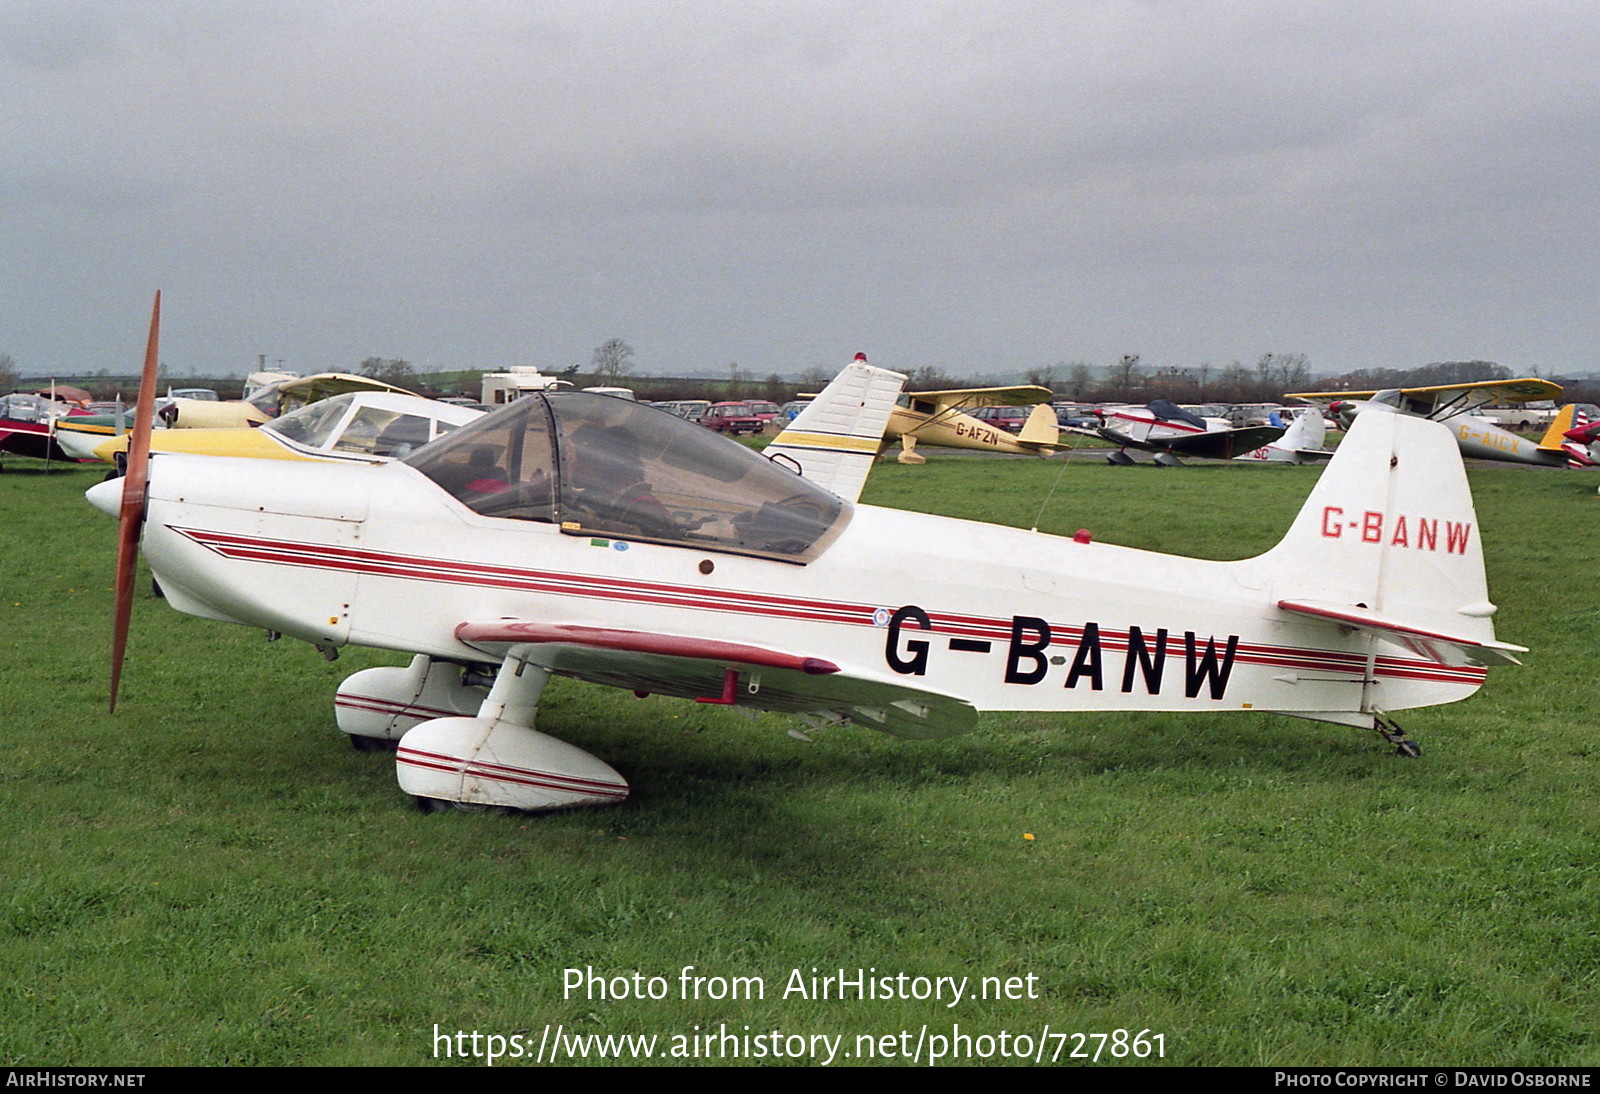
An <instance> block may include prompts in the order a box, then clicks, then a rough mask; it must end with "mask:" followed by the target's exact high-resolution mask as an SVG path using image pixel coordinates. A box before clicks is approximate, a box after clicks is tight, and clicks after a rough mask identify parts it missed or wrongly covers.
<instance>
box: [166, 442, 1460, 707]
mask: <svg viewBox="0 0 1600 1094" xmlns="http://www.w3.org/2000/svg"><path fill="white" fill-rule="evenodd" d="M150 483H151V488H150V497H149V506H148V517H147V524H146V528H145V537H144V552H145V556H146V558H147V559H148V561H149V563H150V566H151V569H152V571H153V573H154V574H155V576H156V577H157V579H158V580H159V581H160V582H161V584H162V586H163V588H164V589H165V590H166V592H167V596H168V598H169V601H170V602H171V603H172V605H173V606H174V607H177V608H180V609H181V610H184V611H188V612H191V613H193V614H197V615H202V616H207V617H210V618H215V619H223V620H229V621H233V622H238V623H243V624H247V625H251V626H258V627H263V628H266V629H269V630H273V631H279V632H282V633H284V634H288V635H293V636H296V637H299V638H302V639H305V640H307V641H310V642H315V643H318V644H321V645H324V646H339V645H343V644H346V643H353V644H357V645H363V646H372V647H378V648H385V649H392V650H398V651H404V652H407V653H424V654H428V655H430V656H433V657H437V658H447V659H457V660H462V661H476V660H481V659H482V658H481V654H479V653H478V652H477V651H475V650H474V649H472V648H471V647H469V646H467V645H465V644H463V643H462V642H461V641H459V640H458V639H457V637H456V628H457V627H458V626H459V625H460V624H462V623H465V622H483V621H493V620H502V619H517V620H535V621H540V622H544V623H572V624H580V625H587V626H595V627H612V628H624V629H631V630H636V631H642V632H649V633H653V634H669V635H692V636H696V637H702V638H708V639H720V640H727V641H733V642H760V643H762V644H764V645H766V646H772V647H778V648H782V649H785V650H789V651H792V652H793V653H795V654H797V655H801V656H815V657H825V658H827V659H828V660H830V661H833V662H836V663H838V664H840V665H842V666H844V667H845V668H846V670H847V671H857V672H860V673H863V674H869V675H875V676H880V677H883V678H888V679H895V680H899V681H902V682H904V683H906V684H908V685H912V686H919V687H925V688H928V689H931V690H934V691H939V692H945V693H950V694H956V695H960V696H962V697H964V698H966V699H967V700H968V701H970V702H971V703H972V704H973V705H974V706H976V707H977V708H978V709H980V710H1072V709H1129V710H1136V709H1144V710H1176V709H1186V710H1191V709H1202V710H1207V709H1215V710H1239V709H1259V710H1272V711H1284V712H1291V713H1292V712H1297V711H1298V712H1323V713H1326V712H1330V711H1354V710H1358V709H1361V707H1362V704H1363V703H1364V702H1370V701H1371V698H1372V689H1374V688H1379V689H1381V691H1380V694H1381V697H1382V700H1383V702H1382V705H1383V706H1384V708H1385V709H1401V708H1404V707H1408V706H1418V705H1426V704H1431V703H1441V702H1449V701H1452V700H1454V699H1459V698H1464V697H1465V696H1466V695H1469V694H1471V692H1472V691H1473V690H1475V689H1476V688H1477V686H1478V685H1479V683H1480V682H1481V680H1482V676H1483V671H1482V670H1481V669H1476V668H1465V669H1461V668H1447V667H1445V666H1442V665H1439V664H1437V663H1434V662H1431V661H1426V660H1419V659H1417V658H1414V657H1409V656H1406V655H1404V653H1403V651H1400V650H1399V649H1398V648H1395V647H1389V646H1380V648H1378V649H1374V643H1372V641H1371V640H1370V639H1368V638H1364V637H1362V636H1361V635H1360V634H1357V633H1354V632H1346V631H1344V630H1341V629H1338V628H1331V627H1327V626H1322V625H1317V624H1315V623H1310V622H1307V621H1305V620H1302V619H1298V618H1295V617H1292V616H1289V615H1286V614H1285V613H1283V612H1280V611H1277V610H1276V609H1275V608H1274V604H1275V602H1276V598H1277V597H1280V596H1295V595H1305V593H1304V590H1303V589H1301V588H1300V587H1299V586H1298V585H1295V586H1293V587H1291V586H1290V585H1289V584H1287V583H1286V582H1287V578H1286V576H1285V575H1286V574H1287V570H1280V568H1279V567H1277V566H1276V565H1275V564H1274V563H1273V562H1272V561H1271V556H1270V555H1269V556H1263V558H1261V559H1255V560H1249V561H1245V562H1212V561H1205V560H1198V559H1188V558H1181V557H1174V556H1166V555H1158V554H1153V553H1150V552H1145V551H1139V550H1133V549H1130V548H1123V547H1116V546H1111V545H1106V544H1099V543H1093V542H1080V541H1078V540H1077V539H1067V538H1062V537H1057V536H1050V535H1043V534H1040V533H1035V532H1027V531H1023V530H1019V529H1013V528H1006V527H1000V526H995V525H987V524H979V523H974V522H969V521H961V520H953V519H950V518H942V517H934V516H928V515H923V514H916V513H906V512H900V511H895V510H885V509H878V508H874V507H871V506H858V507H856V508H855V510H854V512H853V515H851V517H850V518H849V522H848V525H847V526H846V527H844V529H843V530H842V531H841V532H840V533H839V534H838V536H837V538H836V539H835V540H834V541H833V542H832V543H831V544H830V545H828V546H827V547H826V549H825V550H823V551H822V553H821V554H820V555H819V556H818V557H816V558H814V559H813V560H812V561H810V562H808V563H804V564H797V563H792V562H783V561H775V560H772V559H766V558H755V557H746V556H743V555H739V554H733V553H726V552H722V551H717V550H712V549H704V548H701V547H697V546H694V545H688V546H684V545H666V544H658V543H650V542H632V541H629V540H626V539H618V538H612V537H605V536H593V535H589V534H582V535H574V534H570V533H569V532H568V531H563V528H562V527H561V526H559V525H557V524H554V523H542V522H538V521H531V520H513V519H504V518H500V517H495V516H485V515H482V514H480V513H477V512H474V511H473V510H471V509H469V508H468V507H467V506H465V505H463V504H461V503H460V502H459V501H457V500H456V499H455V498H453V497H452V496H450V495H449V494H448V493H446V492H445V491H444V490H442V489H440V488H439V486H438V485H437V484H435V483H434V482H433V481H431V480H430V479H428V478H426V477H425V476H423V475H422V474H420V473H419V472H417V471H416V470H415V469H414V468H412V467H410V466H407V465H404V464H391V465H388V466H370V467H367V466H363V467H355V466H347V465H333V464H327V465H323V464H311V463H306V464H286V463H281V462H275V463H270V464H269V463H265V462H261V461H252V460H206V459H204V458H197V457H181V456H159V457H157V458H156V459H155V460H154V461H153V464H152V470H151V479H150ZM1333 511H1334V510H1332V509H1331V508H1330V509H1329V510H1328V512H1325V513H1324V514H1323V520H1324V529H1323V533H1322V534H1323V535H1325V536H1326V535H1330V534H1332V535H1335V536H1337V535H1339V534H1340V527H1339V526H1338V521H1335V522H1334V525H1329V524H1328V523H1327V521H1328V520H1329V516H1328V513H1329V512H1333ZM1354 512H1355V510H1353V509H1352V513H1354ZM1330 527H1332V528H1333V531H1332V532H1331V533H1330V532H1329V530H1328V529H1329V528H1330ZM1350 528H1351V531H1349V532H1348V533H1344V534H1346V535H1348V536H1349V537H1350V538H1351V539H1353V538H1354V537H1355V536H1356V535H1358V534H1364V529H1357V526H1356V524H1355V523H1354V522H1352V523H1351V525H1350ZM1385 534H1387V533H1385ZM1462 534H1463V535H1470V534H1473V533H1472V531H1471V529H1470V527H1469V528H1468V529H1467V530H1466V532H1464V533H1462ZM1442 544H1443V540H1442V539H1441V540H1440V545H1439V546H1437V547H1436V548H1435V549H1436V550H1439V551H1443V550H1445V547H1444V546H1443V545H1442ZM1451 549H1453V547H1452V548H1451ZM753 705H759V703H756V704H753Z"/></svg>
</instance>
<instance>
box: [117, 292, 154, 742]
mask: <svg viewBox="0 0 1600 1094" xmlns="http://www.w3.org/2000/svg"><path fill="white" fill-rule="evenodd" d="M160 330H161V291H160V290H159V289H158V290H156V299H155V303H154V304H152V305H151V307H150V339H149V341H148V342H147V343H146V344H145V350H144V370H143V371H142V372H141V373H140V374H139V401H138V403H137V404H135V408H134V412H133V436H132V437H130V438H129V440H128V463H127V472H126V474H124V475H123V478H122V510H121V512H120V514H119V515H118V518H117V600H116V609H115V611H114V612H113V614H112V621H111V706H110V710H111V712H112V713H115V712H116V709H117V685H118V683H120V682H121V680H122V655H123V653H124V652H125V651H126V650H127V648H128V619H129V617H130V616H131V615H132V613H133V580H134V573H135V571H136V569H137V568H138V563H139V527H140V525H141V524H143V523H144V501H145V484H146V483H147V482H148V481H149V472H150V429H151V419H152V418H154V416H155V414H154V412H155V405H156V360H157V357H158V356H159V351H158V349H157V346H158V343H159V338H160Z"/></svg>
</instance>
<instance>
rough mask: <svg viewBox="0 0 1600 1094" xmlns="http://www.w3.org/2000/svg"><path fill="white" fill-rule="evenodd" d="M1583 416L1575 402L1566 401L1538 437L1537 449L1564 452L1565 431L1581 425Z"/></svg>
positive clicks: (1565, 448)
mask: <svg viewBox="0 0 1600 1094" xmlns="http://www.w3.org/2000/svg"><path fill="white" fill-rule="evenodd" d="M1584 417H1585V415H1584V414H1583V412H1582V411H1580V410H1579V409H1578V406H1577V404H1576V403H1568V404H1567V405H1566V406H1564V407H1562V408H1561V409H1560V410H1558V411H1556V416H1555V417H1554V418H1551V419H1550V427H1549V428H1548V429H1546V430H1545V431H1544V436H1542V437H1540V438H1539V450H1540V451H1541V452H1561V453H1566V452H1567V447H1566V444H1567V436H1566V434H1567V431H1568V430H1570V429H1575V428H1576V427H1578V426H1580V425H1582V424H1583V419H1584Z"/></svg>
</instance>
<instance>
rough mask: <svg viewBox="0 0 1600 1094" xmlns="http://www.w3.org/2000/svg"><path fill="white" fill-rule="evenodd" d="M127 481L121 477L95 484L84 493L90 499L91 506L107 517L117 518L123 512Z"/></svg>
mask: <svg viewBox="0 0 1600 1094" xmlns="http://www.w3.org/2000/svg"><path fill="white" fill-rule="evenodd" d="M126 481H127V479H125V478H123V477H122V476H120V475H119V476H118V477H117V478H114V479H107V480H106V481H105V482H99V483H95V484H94V485H93V486H91V487H89V489H87V490H85V491H84V492H83V496H84V497H86V498H88V499H89V504H90V505H92V506H94V507H95V508H96V509H98V510H100V511H101V512H102V513H104V514H105V515H106V516H108V517H114V516H117V515H119V514H120V513H121V512H122V484H123V483H124V482H126Z"/></svg>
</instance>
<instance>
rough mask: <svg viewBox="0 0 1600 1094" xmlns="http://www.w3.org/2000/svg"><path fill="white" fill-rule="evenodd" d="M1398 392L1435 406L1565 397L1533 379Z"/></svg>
mask: <svg viewBox="0 0 1600 1094" xmlns="http://www.w3.org/2000/svg"><path fill="white" fill-rule="evenodd" d="M1384 390H1389V391H1392V390H1396V389H1394V388H1386V389H1384ZM1398 390H1399V392H1400V394H1401V395H1403V396H1405V397H1406V398H1407V399H1421V400H1424V401H1427V402H1432V403H1434V404H1435V405H1438V404H1444V403H1454V402H1456V401H1457V400H1465V401H1466V403H1467V405H1469V406H1488V405H1489V404H1491V403H1531V402H1536V401H1538V400H1540V399H1559V398H1561V385H1560V384H1553V383H1551V382H1550V381H1549V380H1532V379H1523V380H1479V381H1477V382H1475V383H1471V384H1435V385H1434V386H1432V387H1403V388H1399V389H1398ZM1377 394H1379V392H1377V391H1311V392H1301V393H1295V394H1288V395H1285V396H1284V398H1286V399H1304V400H1306V401H1307V402H1309V403H1316V404H1317V405H1319V406H1323V407H1326V406H1327V405H1328V404H1329V403H1331V402H1335V401H1337V400H1340V399H1370V398H1372V397H1373V396H1374V395H1377Z"/></svg>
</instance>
